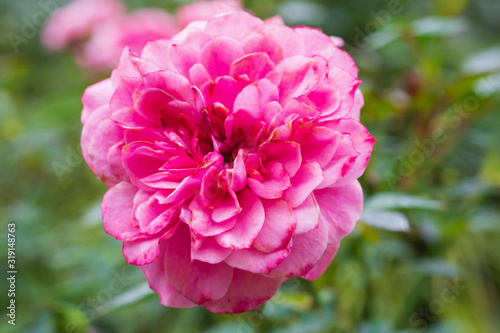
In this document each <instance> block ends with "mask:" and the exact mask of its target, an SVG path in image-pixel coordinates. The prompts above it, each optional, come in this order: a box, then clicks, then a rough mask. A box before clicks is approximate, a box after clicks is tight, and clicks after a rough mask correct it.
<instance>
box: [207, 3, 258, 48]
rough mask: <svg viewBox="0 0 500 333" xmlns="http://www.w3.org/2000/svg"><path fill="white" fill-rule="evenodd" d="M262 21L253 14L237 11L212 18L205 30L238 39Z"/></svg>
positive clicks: (215, 34)
mask: <svg viewBox="0 0 500 333" xmlns="http://www.w3.org/2000/svg"><path fill="white" fill-rule="evenodd" d="M262 23H263V22H262V20H260V19H258V18H256V17H255V16H252V15H250V14H248V13H246V12H244V11H239V12H236V13H234V14H232V15H224V16H221V17H215V18H212V19H211V20H209V21H208V23H207V26H206V28H205V31H206V32H208V33H211V34H213V35H214V36H225V37H231V38H233V39H235V40H240V38H241V37H242V35H243V34H244V33H245V32H247V31H248V30H252V29H254V28H256V27H257V26H259V25H261V24H262ZM238 58H239V57H238Z"/></svg>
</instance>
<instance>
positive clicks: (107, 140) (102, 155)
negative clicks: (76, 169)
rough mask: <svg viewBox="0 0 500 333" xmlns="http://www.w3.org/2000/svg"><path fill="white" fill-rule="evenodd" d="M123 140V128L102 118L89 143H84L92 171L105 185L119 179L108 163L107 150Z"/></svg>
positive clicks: (114, 182) (116, 181)
mask: <svg viewBox="0 0 500 333" xmlns="http://www.w3.org/2000/svg"><path fill="white" fill-rule="evenodd" d="M122 140H123V130H122V128H120V127H119V126H118V125H116V123H115V122H113V121H112V120H109V119H104V120H103V121H102V122H101V123H100V124H99V126H97V128H96V129H95V130H94V132H93V133H92V137H91V138H90V143H89V144H88V145H86V148H87V151H86V152H87V154H88V157H89V159H90V160H92V166H93V171H94V173H95V174H96V176H97V177H98V178H99V179H102V180H103V181H104V182H105V183H106V184H107V185H113V184H116V183H118V182H119V181H120V178H119V177H118V175H116V174H115V173H114V172H113V171H112V170H111V168H110V165H109V163H108V153H109V150H110V149H111V148H112V147H113V146H115V145H116V144H117V143H121V142H122Z"/></svg>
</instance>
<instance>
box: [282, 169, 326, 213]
mask: <svg viewBox="0 0 500 333" xmlns="http://www.w3.org/2000/svg"><path fill="white" fill-rule="evenodd" d="M322 181H323V173H322V171H321V168H320V166H319V164H318V163H316V162H308V163H303V164H302V167H301V168H300V169H299V171H297V174H296V175H295V176H294V177H293V178H292V179H291V182H292V187H290V188H289V189H288V190H286V191H285V192H284V193H283V199H285V200H286V201H288V202H289V203H290V205H291V206H292V208H296V207H298V206H300V205H301V204H302V203H303V202H304V200H306V199H307V197H308V196H309V195H310V194H311V193H312V191H314V189H316V187H317V186H318V185H319V184H320V183H321V182H322Z"/></svg>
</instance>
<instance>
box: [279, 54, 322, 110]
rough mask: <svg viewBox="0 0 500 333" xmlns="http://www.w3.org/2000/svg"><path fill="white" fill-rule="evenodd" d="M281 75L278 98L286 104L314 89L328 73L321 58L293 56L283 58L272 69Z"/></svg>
mask: <svg viewBox="0 0 500 333" xmlns="http://www.w3.org/2000/svg"><path fill="white" fill-rule="evenodd" d="M274 70H275V71H276V72H277V73H279V74H280V75H281V83H280V99H281V103H282V104H286V102H288V101H289V100H290V99H292V98H294V97H298V96H302V95H304V94H307V93H309V92H311V91H312V90H314V89H315V88H316V87H317V86H318V84H319V83H321V82H323V81H324V80H325V78H326V77H327V75H328V71H327V70H328V67H327V62H326V60H325V59H323V58H319V57H317V58H308V57H304V56H294V57H291V58H285V59H284V60H283V61H282V62H280V63H279V64H278V65H277V66H276V68H275V69H274Z"/></svg>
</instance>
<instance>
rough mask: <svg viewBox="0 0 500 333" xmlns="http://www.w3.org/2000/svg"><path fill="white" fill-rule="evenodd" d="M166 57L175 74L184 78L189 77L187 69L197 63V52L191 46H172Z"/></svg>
mask: <svg viewBox="0 0 500 333" xmlns="http://www.w3.org/2000/svg"><path fill="white" fill-rule="evenodd" d="M168 56H169V58H170V61H172V64H173V65H174V66H175V68H176V69H177V72H178V73H179V74H182V75H183V76H184V77H189V69H190V68H191V67H193V66H194V65H195V64H196V63H197V62H198V55H197V51H196V49H195V47H193V46H191V45H178V44H172V46H171V47H170V50H169V54H168Z"/></svg>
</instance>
